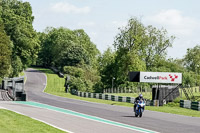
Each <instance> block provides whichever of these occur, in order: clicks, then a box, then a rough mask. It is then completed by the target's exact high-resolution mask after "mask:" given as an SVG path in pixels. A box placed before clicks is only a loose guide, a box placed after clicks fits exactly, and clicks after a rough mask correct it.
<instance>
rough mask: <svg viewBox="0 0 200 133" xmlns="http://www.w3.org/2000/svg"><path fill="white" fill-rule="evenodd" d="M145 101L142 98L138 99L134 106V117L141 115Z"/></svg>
mask: <svg viewBox="0 0 200 133" xmlns="http://www.w3.org/2000/svg"><path fill="white" fill-rule="evenodd" d="M144 107H145V102H144V101H143V100H140V101H138V102H137V104H136V108H135V117H138V116H139V117H142V113H143V112H144Z"/></svg>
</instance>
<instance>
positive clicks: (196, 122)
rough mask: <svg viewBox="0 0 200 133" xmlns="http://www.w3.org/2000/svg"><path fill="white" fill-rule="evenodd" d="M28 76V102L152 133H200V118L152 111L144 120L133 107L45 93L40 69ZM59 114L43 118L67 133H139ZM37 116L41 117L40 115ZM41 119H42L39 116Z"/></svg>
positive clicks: (28, 72) (147, 112) (50, 114)
mask: <svg viewBox="0 0 200 133" xmlns="http://www.w3.org/2000/svg"><path fill="white" fill-rule="evenodd" d="M26 76H27V81H26V84H25V89H26V92H27V95H28V99H27V100H28V101H34V102H38V103H43V104H47V105H51V106H54V107H58V108H62V109H66V110H70V111H75V112H78V113H82V114H86V115H89V116H92V117H98V118H103V119H105V120H110V121H112V122H118V123H121V124H127V125H130V126H133V127H135V126H136V127H141V128H144V129H149V130H152V131H157V132H162V133H172V132H174V133H188V132H191V133H199V132H200V118H195V117H188V116H181V115H174V114H168V113H161V112H154V111H148V110H145V112H144V115H143V117H142V118H136V117H134V114H133V112H132V108H129V107H120V106H115V105H106V104H99V103H91V102H86V101H81V100H74V99H68V98H62V97H58V96H53V95H50V94H46V93H44V92H43V89H44V88H45V85H46V76H45V75H44V74H43V73H41V72H38V71H37V70H33V69H28V70H27V71H26ZM15 105H17V106H18V107H15V108H18V109H16V111H18V112H20V104H18V103H17V104H16V103H15ZM0 106H1V104H0ZM2 106H3V105H2ZM5 106H6V105H4V106H3V107H5ZM23 107H27V105H23ZM6 108H9V109H10V108H11V106H9V107H6ZM32 108H33V107H32ZM13 110H15V109H13ZM21 110H22V109H21ZM34 110H36V112H37V108H36V107H34ZM44 110H45V109H43V112H46V111H44ZM46 110H49V109H46ZM40 111H41V108H40ZM23 113H24V114H26V111H24V112H23ZM56 113H57V114H56ZM56 113H55V111H54V112H53V111H52V112H51V113H49V112H46V115H45V116H44V115H40V116H41V117H42V116H43V117H44V118H46V119H53V120H54V121H53V123H54V124H56V126H57V127H59V125H62V126H60V128H62V129H64V128H65V127H67V129H66V130H69V131H72V132H77V133H78V132H80V133H84V132H115V133H118V132H119V133H122V132H138V131H136V130H130V129H128V128H124V127H119V126H116V125H115V126H113V125H110V124H108V123H102V122H99V121H94V120H90V119H86V118H80V117H77V116H73V115H69V114H63V115H64V116H63V117H62V115H61V113H60V112H56ZM35 115H37V113H36V114H35ZM44 118H42V119H43V121H44ZM37 119H39V118H38V117H37ZM64 121H71V122H68V123H67V122H66V123H67V125H66V126H63V124H62V123H64ZM48 123H51V122H48ZM59 123H61V124H59ZM70 123H71V125H70ZM76 123H79V124H78V125H76ZM81 123H82V124H81ZM51 124H52V123H51ZM52 125H53V124H52ZM72 127H73V128H72ZM87 128H91V129H87ZM75 129H79V130H75ZM93 129H95V130H93ZM139 131H141V130H139Z"/></svg>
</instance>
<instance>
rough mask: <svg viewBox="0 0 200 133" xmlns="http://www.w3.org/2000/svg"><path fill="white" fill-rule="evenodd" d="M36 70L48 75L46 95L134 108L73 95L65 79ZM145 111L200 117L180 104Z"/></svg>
mask: <svg viewBox="0 0 200 133" xmlns="http://www.w3.org/2000/svg"><path fill="white" fill-rule="evenodd" d="M36 69H38V70H40V71H42V72H44V73H45V74H46V75H47V87H46V89H45V92H46V93H49V94H52V95H57V96H61V97H67V98H72V99H79V100H84V101H89V102H96V103H103V104H110V105H119V106H127V107H133V104H131V103H123V102H115V101H109V100H101V99H95V98H84V97H79V96H74V95H71V94H70V93H66V92H65V88H64V82H65V80H64V78H60V77H59V76H58V75H57V74H54V73H53V72H52V71H51V70H50V69H46V68H36ZM112 95H113V94H112ZM117 95H121V96H127V94H120V93H118V94H117ZM131 95H133V97H135V96H134V95H138V94H131ZM143 95H144V97H145V94H143ZM146 97H150V95H149V94H148V96H146ZM145 109H146V110H151V111H158V112H165V113H171V114H179V115H185V116H192V117H200V111H195V110H191V109H185V108H181V107H179V103H178V102H176V103H171V104H167V105H164V106H162V107H153V106H146V107H145Z"/></svg>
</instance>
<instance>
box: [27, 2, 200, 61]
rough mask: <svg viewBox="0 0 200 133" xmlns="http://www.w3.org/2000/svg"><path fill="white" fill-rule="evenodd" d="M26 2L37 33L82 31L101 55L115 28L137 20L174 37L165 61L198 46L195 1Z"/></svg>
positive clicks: (199, 30)
mask: <svg viewBox="0 0 200 133" xmlns="http://www.w3.org/2000/svg"><path fill="white" fill-rule="evenodd" d="M23 1H28V2H29V3H30V4H31V6H32V10H33V16H34V17H35V19H34V22H33V26H34V29H35V30H36V31H38V32H43V31H44V30H45V28H46V27H55V28H59V27H65V28H69V29H71V30H75V29H84V31H85V32H86V33H87V34H88V35H89V37H90V38H91V41H92V42H93V43H94V44H96V45H97V48H98V49H99V50H100V52H101V53H103V52H104V51H105V50H106V49H107V48H108V47H111V48H113V45H112V44H113V42H114V38H115V36H116V35H117V34H118V33H119V28H120V27H124V26H126V25H127V22H128V20H129V19H130V18H131V17H137V18H138V19H139V20H140V21H141V22H142V23H143V24H144V25H145V26H148V25H152V26H154V27H156V28H158V29H161V28H164V29H166V30H167V31H168V36H172V35H173V36H175V37H176V39H175V40H174V42H173V47H172V48H168V49H167V51H168V56H167V57H168V58H174V59H176V58H178V59H181V58H183V57H184V55H186V52H187V49H188V48H193V47H195V46H196V45H200V8H199V5H200V1H199V0H23Z"/></svg>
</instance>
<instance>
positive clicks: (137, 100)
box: [134, 94, 144, 112]
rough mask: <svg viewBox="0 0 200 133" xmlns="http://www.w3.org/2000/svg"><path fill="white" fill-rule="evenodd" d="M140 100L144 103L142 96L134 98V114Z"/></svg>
mask: <svg viewBox="0 0 200 133" xmlns="http://www.w3.org/2000/svg"><path fill="white" fill-rule="evenodd" d="M140 100H143V101H144V98H143V95H142V94H140V95H139V96H138V97H136V98H135V101H134V112H135V109H136V106H137V104H138V102H139V101H140Z"/></svg>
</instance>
